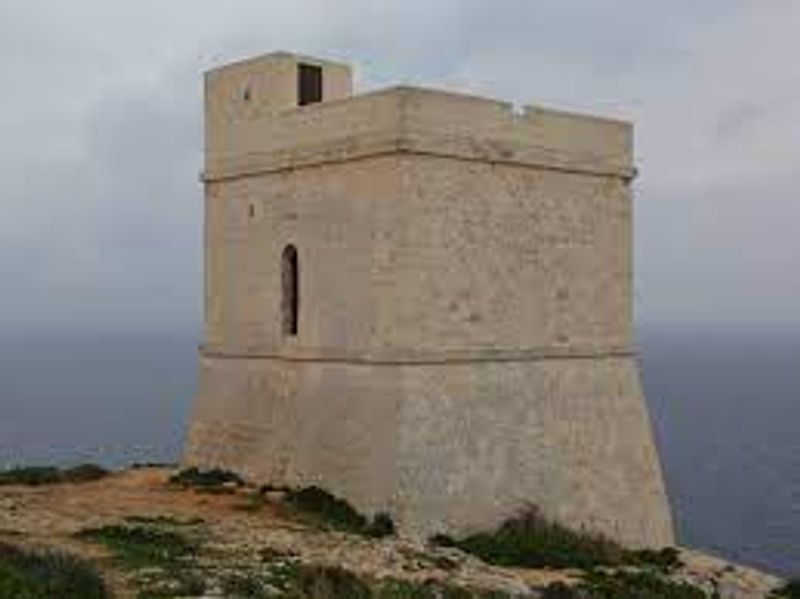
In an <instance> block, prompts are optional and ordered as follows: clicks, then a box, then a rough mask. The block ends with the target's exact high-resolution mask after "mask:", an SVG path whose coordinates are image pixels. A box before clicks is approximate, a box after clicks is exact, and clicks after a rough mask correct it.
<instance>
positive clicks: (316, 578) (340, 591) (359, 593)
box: [289, 566, 373, 599]
mask: <svg viewBox="0 0 800 599" xmlns="http://www.w3.org/2000/svg"><path fill="white" fill-rule="evenodd" d="M292 593H294V594H292ZM289 596H290V597H292V598H294V597H297V598H298V599H299V598H300V597H302V598H303V599H372V597H373V595H372V591H371V589H370V588H369V586H368V585H367V584H366V583H364V582H363V581H362V580H361V579H359V578H358V577H357V576H356V575H355V574H353V573H352V572H348V571H347V570H345V569H343V568H338V567H324V566H305V567H302V568H300V569H299V570H298V572H297V579H296V581H295V585H294V588H293V589H292V591H291V592H290V593H289Z"/></svg>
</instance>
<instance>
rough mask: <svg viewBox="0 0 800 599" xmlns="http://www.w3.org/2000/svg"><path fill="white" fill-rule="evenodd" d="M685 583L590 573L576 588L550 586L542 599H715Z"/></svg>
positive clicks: (647, 575)
mask: <svg viewBox="0 0 800 599" xmlns="http://www.w3.org/2000/svg"><path fill="white" fill-rule="evenodd" d="M718 597H719V595H718V594H716V593H715V594H713V595H709V594H708V593H707V592H706V591H704V590H703V589H702V588H700V587H698V586H695V585H693V584H690V583H688V582H676V581H673V580H670V579H668V578H666V577H665V576H664V575H662V574H660V573H658V572H654V571H647V570H645V571H630V570H620V571H617V572H613V573H610V572H599V571H594V572H590V573H589V574H588V575H587V576H586V579H585V580H584V581H583V582H581V583H580V584H578V585H575V586H569V585H566V584H563V583H554V584H551V585H550V586H549V587H547V589H545V591H544V594H543V595H542V599H715V598H717V599H718Z"/></svg>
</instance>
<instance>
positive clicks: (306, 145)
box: [185, 54, 674, 546]
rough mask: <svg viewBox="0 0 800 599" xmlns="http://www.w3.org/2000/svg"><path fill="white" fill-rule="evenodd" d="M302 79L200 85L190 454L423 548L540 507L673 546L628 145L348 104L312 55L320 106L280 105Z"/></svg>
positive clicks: (408, 104) (467, 114)
mask: <svg viewBox="0 0 800 599" xmlns="http://www.w3.org/2000/svg"><path fill="white" fill-rule="evenodd" d="M276 61H277V62H276ZM287 61H288V62H287ZM296 63H297V59H294V58H292V57H289V58H287V55H285V54H281V55H278V56H277V57H270V56H268V57H265V58H263V59H261V60H256V61H250V62H247V63H244V66H242V65H235V66H234V67H231V68H230V70H228V69H226V68H222V69H219V70H217V71H215V72H213V73H212V74H211V75H209V77H208V78H207V87H206V93H207V138H206V140H207V148H206V173H205V180H206V215H207V219H206V292H205V301H206V303H205V305H206V333H205V340H204V344H203V347H202V349H201V355H200V383H199V391H198V396H197V399H196V403H195V409H194V414H193V419H192V425H191V429H190V432H189V436H188V442H187V448H186V455H185V460H186V462H187V463H190V464H196V465H200V466H222V467H226V468H231V469H234V470H238V471H241V472H243V473H245V474H247V475H248V476H251V477H254V478H257V479H259V480H262V481H264V482H271V483H275V484H290V485H308V484H320V485H322V486H324V487H326V488H328V489H330V490H332V491H334V492H336V493H338V494H340V495H342V496H344V497H346V498H348V499H349V500H350V501H351V502H353V503H354V504H355V505H356V506H357V507H358V508H359V509H361V510H364V511H389V512H390V513H392V514H393V516H394V517H395V519H396V520H397V522H398V523H399V525H400V528H401V530H402V531H403V532H405V533H408V534H411V535H414V536H421V537H422V536H426V535H429V534H432V533H437V532H448V533H461V532H467V531H473V530H476V529H479V528H487V527H490V526H493V525H495V524H497V523H498V522H499V521H500V520H501V519H503V518H505V517H507V516H508V515H510V514H511V513H513V512H514V511H515V510H516V509H518V508H520V507H522V506H523V505H525V504H526V503H533V504H536V505H538V506H539V507H540V508H541V509H542V510H543V512H544V513H545V514H547V515H549V516H552V517H555V518H558V519H560V520H562V521H564V522H565V523H567V524H569V525H571V526H586V527H588V528H591V529H595V530H600V531H603V532H605V533H607V534H609V535H611V536H613V537H614V538H616V539H618V540H621V541H623V542H625V543H628V544H632V545H646V546H662V545H669V544H672V543H673V540H674V539H673V533H672V525H671V520H670V513H669V507H668V504H667V499H666V495H665V492H664V488H663V482H662V477H661V471H660V466H659V463H658V456H657V454H656V449H655V447H654V444H653V440H652V435H651V430H650V424H649V420H648V415H647V411H646V407H645V404H644V400H643V396H642V390H641V387H640V384H639V378H638V371H637V364H636V358H635V355H634V352H633V349H632V333H631V311H632V307H631V189H630V185H629V183H630V178H631V176H632V174H633V165H632V158H631V156H632V148H631V138H632V130H631V127H630V126H629V125H627V124H625V123H620V122H616V121H608V120H605V119H596V118H593V117H585V116H580V115H571V114H568V113H562V112H558V111H548V110H541V109H533V108H530V109H526V110H525V111H524V112H522V113H517V112H514V111H512V109H511V107H510V106H509V105H507V104H504V103H501V102H496V101H493V100H486V99H482V98H475V97H471V96H463V95H458V94H451V93H444V92H435V91H430V90H420V89H414V88H406V87H401V88H393V89H389V90H386V91H381V92H375V93H373V94H367V95H364V96H356V97H353V98H347V97H346V96H347V95H349V85H350V84H349V71H347V70H346V69H344V68H342V67H332V66H330V65H328V63H320V64H321V65H322V67H323V75H324V77H328V74H329V71H328V70H326V69H332V70H330V77H331V81H332V82H333V83H331V84H330V85H333V86H334V87H333V88H332V89H334V91H332V92H331V93H330V95H328V96H326V95H325V94H323V102H322V103H320V104H315V105H308V106H302V107H297V106H295V105H294V102H295V101H296V96H295V95H293V94H294V93H295V91H293V90H294V87H292V86H295V85H296V82H295V81H294V79H293V78H292V77H291V76H290V75H291V73H292V72H293V69H294V68H296ZM287 65H289V66H287ZM276 73H279V74H277V75H276ZM287 73H289V75H287ZM265 82H267V83H265ZM287 86H288V87H287ZM242 90H248V94H247V96H246V98H245V96H244V94H243V92H242ZM326 100H330V101H326ZM290 244H291V245H293V246H294V247H296V250H297V256H298V267H299V269H298V275H299V280H298V282H299V313H298V324H299V328H298V332H297V335H287V334H286V332H285V330H286V329H285V327H284V326H282V314H283V313H284V308H285V305H286V301H285V297H284V295H285V290H284V289H283V284H284V283H283V281H284V280H285V279H284V276H283V274H282V260H281V256H282V254H283V252H284V248H286V247H287V246H288V245H290Z"/></svg>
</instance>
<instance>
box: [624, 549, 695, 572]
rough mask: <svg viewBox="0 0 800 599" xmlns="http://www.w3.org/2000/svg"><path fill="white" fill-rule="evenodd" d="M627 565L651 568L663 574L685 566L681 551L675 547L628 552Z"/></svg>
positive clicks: (626, 553) (626, 555) (626, 556)
mask: <svg viewBox="0 0 800 599" xmlns="http://www.w3.org/2000/svg"><path fill="white" fill-rule="evenodd" d="M625 563H627V564H629V565H631V566H650V567H653V568H656V569H657V570H661V571H662V572H674V571H675V570H678V569H679V568H680V567H681V566H683V562H682V561H681V557H680V551H678V550H677V549H676V548H675V547H664V548H663V549H658V550H656V549H639V550H637V551H626V552H625Z"/></svg>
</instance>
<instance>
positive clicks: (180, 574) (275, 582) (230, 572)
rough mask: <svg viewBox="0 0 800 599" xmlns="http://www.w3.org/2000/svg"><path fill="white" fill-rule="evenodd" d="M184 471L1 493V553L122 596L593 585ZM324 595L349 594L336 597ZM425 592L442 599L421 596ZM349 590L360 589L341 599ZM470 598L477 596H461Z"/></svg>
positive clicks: (759, 577)
mask: <svg viewBox="0 0 800 599" xmlns="http://www.w3.org/2000/svg"><path fill="white" fill-rule="evenodd" d="M173 472H174V471H173V470H170V469H167V468H139V469H132V470H128V471H125V472H121V473H117V474H112V475H111V476H108V477H106V478H103V479H101V480H98V481H94V482H86V483H80V484H56V485H45V486H16V485H10V486H0V542H5V543H8V544H14V545H16V546H21V547H26V548H35V549H43V548H45V549H46V548H57V549H59V550H64V551H69V552H71V553H74V554H76V555H78V556H81V557H83V558H85V559H86V560H89V561H91V562H93V563H95V564H98V566H99V567H100V568H101V571H102V572H103V575H104V577H105V578H106V580H107V581H108V583H109V585H110V586H111V587H112V589H113V592H114V596H115V597H141V598H144V597H180V596H195V597H196V596H205V597H269V596H273V595H275V596H287V597H289V596H291V597H295V596H297V595H278V593H279V592H280V590H281V589H282V588H284V587H285V584H287V582H286V581H287V580H289V579H290V578H292V577H299V578H303V579H304V580H306V582H305V583H303V584H304V585H305V586H304V587H303V588H312V587H313V588H314V589H317V590H316V591H313V592H312V591H309V596H311V597H317V596H319V597H328V596H330V597H335V596H343V597H345V596H348V595H350V596H353V597H354V598H357V597H359V596H367V595H358V592H360V591H359V589H361V586H359V585H360V583H357V581H388V582H384V583H381V584H383V585H384V586H383V587H382V588H389V587H391V589H389V590H387V591H386V594H385V595H380V596H381V597H383V596H385V597H397V598H402V597H407V598H409V599H412V598H415V597H428V596H431V597H443V598H448V597H454V598H456V597H486V598H492V599H494V598H497V599H500V598H503V597H531V598H536V597H546V598H547V597H553V598H557V597H569V596H570V595H567V594H561V595H559V594H556V592H555V591H556V589H558V588H563V587H560V585H558V584H555V583H559V582H560V583H563V584H564V585H567V586H570V585H573V584H575V583H576V582H578V581H579V580H580V579H581V578H582V576H583V573H581V572H579V571H573V570H526V569H512V568H500V567H494V566H491V565H488V564H486V563H484V562H482V561H480V560H479V559H477V558H475V557H472V556H470V555H467V554H465V553H463V552H461V551H459V550H457V549H450V548H442V547H432V546H429V545H426V544H422V543H415V542H411V541H406V540H402V539H398V538H396V537H386V538H382V539H373V538H367V537H363V536H360V535H355V534H346V533H342V532H335V531H331V530H326V529H325V528H324V527H321V526H319V524H318V523H314V522H309V521H307V520H304V519H303V518H298V515H297V514H296V513H294V512H292V511H291V510H289V509H287V507H286V506H285V505H284V503H283V502H282V501H281V497H280V494H279V493H267V494H264V493H258V492H257V491H256V490H254V489H252V488H247V487H233V486H232V487H230V488H227V489H222V492H220V490H216V492H213V493H209V492H201V491H198V490H196V489H187V488H180V487H177V486H175V485H170V484H168V479H169V477H170V475H171V474H172V473H173ZM131 531H133V533H132V532H131ZM131 535H133V538H131ZM136 535H139V537H136ZM143 547H144V549H143ZM680 559H681V561H682V562H683V564H684V565H683V566H682V567H680V568H678V569H677V570H676V571H675V572H673V573H671V574H670V578H671V579H673V580H676V581H680V580H685V581H689V582H691V583H692V584H694V585H698V586H700V587H701V588H703V589H704V590H706V591H707V596H708V597H713V596H714V595H713V593H714V592H717V593H718V595H717V596H718V597H720V598H721V599H756V598H759V599H760V598H764V597H768V596H769V595H770V592H771V591H772V590H773V589H775V588H776V587H778V586H779V584H780V583H781V581H780V580H779V579H777V578H775V577H773V576H770V575H767V574H764V573H761V572H757V571H755V570H752V569H749V568H744V567H740V566H734V565H731V564H728V563H726V562H724V561H722V560H718V559H715V558H712V557H709V556H706V555H703V554H701V553H698V552H694V551H688V550H682V551H681V555H680ZM320 575H321V578H320ZM315 577H316V578H315ZM320 580H322V581H321V582H320ZM309 581H310V582H309ZM309 585H310V586H309ZM348 585H350V586H349V587H348ZM387 585H388V586H387ZM437 585H439V586H437ZM322 587H326V588H328V587H330V588H331V589H334V591H336V589H339V590H338V591H336V592H341V593H344V594H340V595H336V594H334V591H331V594H330V595H325V594H324V592H323V591H322V590H320V589H321V588H322ZM422 587H426V588H429V589H432V588H436V589H440V590H438V591H436V593H439V594H436V593H434V594H429V595H424V594H421V593H420V594H414V593H413V592H412V589H415V588H422ZM298 588H299V587H298ZM347 588H352V589H355V590H351V591H347V590H344V591H341V589H347ZM548 588H549V589H550V590H549V591H548V590H547V589H548ZM465 589H470V591H469V592H470V593H472V594H458V593H459V592H461V591H462V590H465ZM317 591H319V592H317ZM390 591H391V592H390ZM392 592H394V593H395V594H392ZM464 592H466V591H464ZM315 593H316V594H315ZM404 593H405V594H404ZM448 593H450V594H448ZM648 596H653V595H648Z"/></svg>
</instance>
